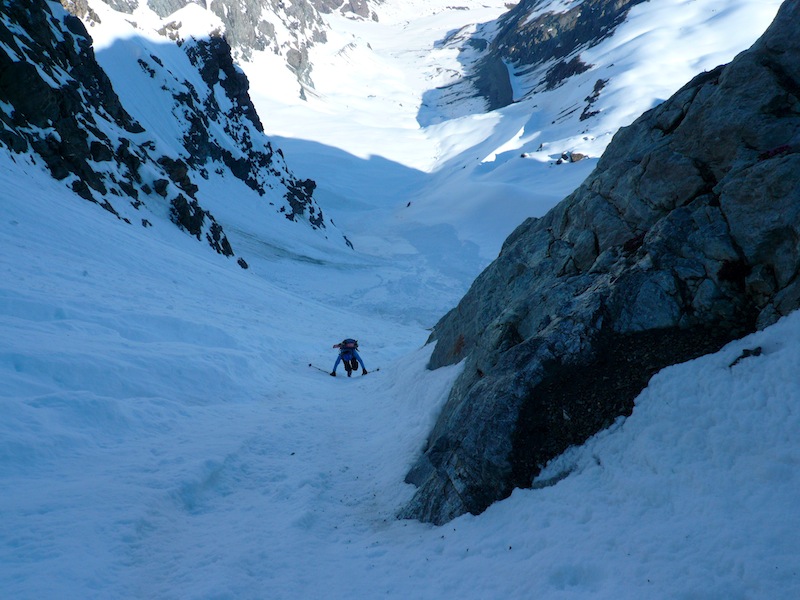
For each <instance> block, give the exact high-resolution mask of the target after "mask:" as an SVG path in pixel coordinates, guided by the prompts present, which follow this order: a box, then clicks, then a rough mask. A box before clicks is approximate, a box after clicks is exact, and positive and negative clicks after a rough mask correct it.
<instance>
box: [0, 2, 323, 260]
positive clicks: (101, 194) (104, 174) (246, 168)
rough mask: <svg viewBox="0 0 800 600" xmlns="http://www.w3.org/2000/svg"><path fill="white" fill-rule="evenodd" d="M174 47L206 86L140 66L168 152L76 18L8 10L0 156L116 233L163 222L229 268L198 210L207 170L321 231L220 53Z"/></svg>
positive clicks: (45, 9)
mask: <svg viewBox="0 0 800 600" xmlns="http://www.w3.org/2000/svg"><path fill="white" fill-rule="evenodd" d="M182 47H183V49H184V51H185V52H186V55H187V56H188V58H189V60H190V61H191V63H192V64H193V65H194V66H195V67H196V68H197V70H198V72H199V74H200V76H201V78H202V79H201V83H204V85H203V86H199V85H197V84H194V85H193V84H192V83H191V82H189V81H187V80H181V79H178V78H177V77H176V76H175V75H174V74H172V73H171V72H170V70H169V69H167V68H164V65H163V63H162V61H161V60H160V59H159V58H158V57H157V56H155V55H150V56H142V57H141V58H140V59H139V61H138V67H139V68H140V69H141V71H142V72H143V73H144V74H145V75H146V77H148V78H150V79H152V80H153V86H154V89H155V90H158V93H160V94H162V95H164V96H166V98H167V101H166V103H165V104H164V106H165V107H166V108H165V110H171V112H172V119H173V120H174V122H175V123H178V124H180V125H181V126H182V130H183V131H184V132H185V133H184V136H183V139H181V140H174V144H173V145H172V146H170V147H169V148H167V147H165V146H164V143H163V142H157V141H156V138H155V137H153V136H152V135H151V134H149V133H148V132H147V131H146V130H145V128H144V127H143V126H142V125H141V124H140V122H139V121H137V120H136V119H134V118H133V117H132V116H131V114H130V112H129V111H127V110H126V109H125V107H124V106H123V105H122V103H121V101H120V99H119V97H118V96H117V94H116V93H115V92H114V89H113V87H112V85H111V82H110V80H109V78H108V76H107V75H106V73H105V72H104V71H103V70H102V68H101V67H100V66H99V65H98V63H97V61H96V59H95V56H94V52H93V49H92V41H91V38H90V37H89V35H88V33H87V32H86V29H85V27H84V25H83V23H82V22H81V21H80V20H79V19H78V18H76V17H75V16H73V15H70V14H68V13H66V12H63V11H62V10H60V9H59V8H58V7H57V6H54V5H52V4H48V3H46V2H44V1H42V0H36V1H35V2H33V4H32V5H30V4H28V5H24V6H23V3H16V2H15V3H11V4H10V5H9V6H7V7H6V9H4V13H3V15H2V16H1V17H0V102H2V103H3V105H2V106H3V109H2V110H0V122H1V123H2V124H3V128H2V130H0V146H5V147H6V148H8V149H9V150H10V151H11V152H13V153H18V154H19V153H31V155H32V156H35V157H39V158H40V159H41V160H42V161H43V162H44V163H45V164H46V165H47V168H48V169H49V171H50V173H51V174H52V175H53V177H55V178H56V179H59V180H64V181H65V182H66V183H67V184H68V185H69V187H70V188H71V189H72V190H73V191H74V192H76V193H77V194H78V195H80V196H81V197H83V198H85V199H87V200H90V201H93V202H97V203H98V204H100V205H101V206H103V207H104V208H106V209H107V210H108V211H109V212H111V213H113V214H115V215H116V216H118V217H119V218H121V219H124V220H125V221H128V222H134V221H137V222H141V223H142V224H143V225H145V226H149V225H151V224H152V218H153V216H154V215H155V216H157V215H160V214H164V213H165V212H166V213H167V214H168V215H169V217H170V218H171V219H172V220H173V222H175V223H176V224H177V225H178V226H180V227H181V228H183V229H185V230H186V231H188V232H189V233H190V234H192V235H194V236H196V237H197V238H198V239H202V240H205V241H206V242H208V243H209V244H210V245H211V246H212V247H213V248H214V249H215V250H216V251H217V252H219V253H221V254H225V255H228V256H231V255H233V249H232V247H231V244H230V242H229V240H228V238H227V236H226V234H225V233H224V231H223V228H222V226H221V225H220V224H219V223H218V222H217V221H216V219H214V217H213V216H212V215H211V214H210V213H209V212H208V211H207V210H205V209H204V208H202V207H201V206H200V203H199V201H198V198H197V191H198V183H201V182H200V181H199V180H198V179H203V178H206V177H208V172H209V169H214V170H223V171H224V170H227V171H229V172H230V173H231V174H232V175H233V176H235V177H237V178H239V179H241V180H242V181H244V182H245V183H246V184H247V186H249V187H250V188H251V189H252V190H254V191H255V192H256V193H258V194H259V195H261V196H264V197H265V210H266V209H267V206H269V204H272V205H273V206H274V210H276V211H278V212H279V213H282V214H283V215H284V216H285V217H286V218H288V219H291V220H296V219H299V218H303V219H305V220H307V221H308V222H309V223H310V224H311V226H312V227H315V228H324V227H325V220H324V218H323V216H322V212H321V210H320V209H319V207H318V206H317V205H316V203H315V202H314V200H313V197H312V192H313V190H314V187H315V184H314V182H312V181H310V180H307V181H299V180H297V179H296V178H294V177H293V176H292V175H291V173H289V171H288V169H287V168H286V165H285V161H284V159H283V156H282V153H281V152H280V151H279V150H277V151H276V150H274V149H273V148H272V146H271V144H270V143H269V141H268V140H267V139H266V138H265V137H264V136H263V128H262V126H261V123H260V121H259V119H258V116H257V115H256V111H255V108H254V107H253V105H252V102H251V101H250V98H249V95H248V93H247V90H248V82H247V79H246V77H245V76H244V75H243V74H242V73H241V71H239V70H238V69H237V68H236V67H235V66H234V64H233V61H232V58H231V55H230V47H229V46H228V44H227V43H226V42H225V41H224V39H222V38H210V39H206V40H193V39H190V40H185V41H183V42H182ZM219 89H221V90H223V92H224V94H225V100H224V102H223V104H224V105H225V107H226V108H225V109H224V110H223V108H221V106H222V105H221V104H220V98H219V97H218V96H217V93H219V92H217V91H215V90H219ZM170 103H171V104H170ZM176 148H177V152H176ZM215 165H216V166H215ZM142 211H147V212H142ZM240 264H241V265H242V266H245V264H246V263H244V261H240Z"/></svg>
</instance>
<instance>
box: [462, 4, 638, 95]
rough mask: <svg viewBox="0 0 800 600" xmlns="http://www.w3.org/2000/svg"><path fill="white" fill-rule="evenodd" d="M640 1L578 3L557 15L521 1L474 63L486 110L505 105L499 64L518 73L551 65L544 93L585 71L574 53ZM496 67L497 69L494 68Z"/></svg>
mask: <svg viewBox="0 0 800 600" xmlns="http://www.w3.org/2000/svg"><path fill="white" fill-rule="evenodd" d="M641 2H644V0H584V1H583V2H581V3H580V4H578V5H577V6H574V7H573V8H571V9H569V10H566V11H562V12H546V13H542V12H541V9H540V8H539V6H540V5H541V0H522V1H521V2H520V3H519V4H517V5H516V6H515V7H514V8H512V9H511V10H510V11H509V12H508V13H507V14H506V15H504V16H503V17H502V18H501V19H500V20H499V29H498V32H497V34H496V36H495V37H494V39H493V40H492V42H491V44H490V47H489V51H488V53H487V55H486V57H485V58H484V59H483V60H482V61H481V62H480V64H479V66H478V69H477V74H476V85H477V87H478V90H479V91H480V93H481V95H482V96H484V97H485V98H486V99H487V101H488V102H489V105H490V110H493V109H496V108H500V107H502V106H506V105H508V104H510V103H511V102H512V100H513V98H512V97H511V92H510V90H511V84H510V82H509V81H508V72H507V70H506V68H505V64H506V63H508V64H513V65H514V66H515V69H517V71H518V74H524V73H527V72H530V71H533V70H534V69H536V68H538V67H540V66H542V65H545V64H547V63H551V66H550V67H549V68H548V69H547V73H546V75H545V77H544V79H543V81H542V85H543V87H544V89H553V88H554V87H557V86H558V84H559V83H561V82H562V81H563V80H564V79H566V78H567V77H570V76H572V75H575V74H577V73H581V72H583V71H585V70H587V69H588V68H589V65H586V64H584V63H583V62H582V61H581V59H580V56H579V55H578V53H579V52H580V51H581V49H585V48H590V47H592V46H594V45H596V44H598V43H600V42H601V41H603V40H604V39H605V38H607V37H608V36H610V35H613V33H614V30H615V29H616V27H617V26H618V25H620V24H621V23H623V22H624V21H625V18H626V16H627V15H628V12H629V11H630V9H631V8H632V7H633V6H635V5H636V4H639V3H641ZM500 65H502V67H503V69H502V71H500V70H499V66H500Z"/></svg>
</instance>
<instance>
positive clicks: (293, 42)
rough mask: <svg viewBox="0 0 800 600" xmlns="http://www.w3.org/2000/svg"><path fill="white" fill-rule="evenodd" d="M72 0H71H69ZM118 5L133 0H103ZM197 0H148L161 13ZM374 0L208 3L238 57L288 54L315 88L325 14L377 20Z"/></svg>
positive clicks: (290, 62) (292, 66)
mask: <svg viewBox="0 0 800 600" xmlns="http://www.w3.org/2000/svg"><path fill="white" fill-rule="evenodd" d="M70 1H72V0H70ZM102 1H103V2H105V3H106V4H108V5H109V6H111V7H112V8H114V9H115V10H119V11H121V12H132V10H133V9H134V8H135V4H134V5H133V6H131V2H130V0H102ZM190 3H194V4H200V5H201V6H205V3H203V2H197V1H196V0H147V6H148V7H149V8H150V9H151V10H153V11H154V12H155V13H156V14H157V15H159V16H160V17H162V18H166V17H169V16H170V15H172V14H173V13H174V12H175V11H177V10H178V9H180V8H183V7H184V6H186V5H187V4H190ZM373 3H374V1H373V2H371V1H370V0H291V1H290V2H285V1H284V0H214V2H212V3H210V5H209V6H208V8H209V10H210V11H211V12H213V13H214V14H215V15H217V16H218V17H219V18H220V19H221V20H222V22H223V23H224V25H225V37H226V39H227V41H228V42H229V43H230V45H231V46H232V47H233V49H234V51H235V52H236V54H237V56H239V57H241V58H243V59H244V60H249V59H250V58H251V57H252V54H253V52H254V51H263V50H271V51H272V52H275V53H276V54H280V55H282V56H284V57H285V58H286V64H287V66H288V67H289V68H290V69H291V70H292V71H294V72H295V74H296V75H297V78H298V80H299V81H300V83H302V84H303V85H305V86H308V87H313V81H312V77H311V71H312V67H313V65H311V63H310V62H309V58H308V51H309V48H311V47H312V46H313V45H314V44H317V43H320V42H325V41H326V40H327V25H326V24H325V22H324V21H323V19H322V16H321V14H320V13H331V12H334V11H339V12H341V13H342V14H351V15H356V16H359V17H362V18H371V19H374V20H377V16H376V14H375V12H374V11H373V10H372V9H371V4H373Z"/></svg>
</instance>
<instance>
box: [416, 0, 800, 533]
mask: <svg viewBox="0 0 800 600" xmlns="http://www.w3.org/2000/svg"><path fill="white" fill-rule="evenodd" d="M799 23H800V0H787V1H786V2H785V3H784V4H783V6H782V7H781V9H780V11H779V13H778V15H777V17H776V19H775V21H774V22H773V24H772V25H771V27H770V28H769V29H768V30H767V32H766V33H765V34H764V35H763V36H762V37H761V39H760V40H759V41H758V42H756V44H755V45H754V46H753V47H752V48H751V49H750V50H748V51H746V52H744V53H742V54H740V55H739V56H738V57H737V58H736V59H735V60H734V61H733V62H732V63H730V64H729V65H727V66H725V67H721V68H718V69H716V70H714V71H711V72H709V73H703V74H701V75H699V76H698V77H696V78H695V79H694V80H692V81H691V82H689V83H688V84H687V85H686V86H685V87H683V88H682V89H681V90H679V91H678V92H677V93H676V94H675V95H674V96H673V97H672V98H670V99H669V100H668V101H666V102H664V103H663V104H661V105H660V106H658V107H656V108H655V109H653V110H651V111H649V112H647V113H645V114H644V115H643V116H642V117H640V118H639V119H638V120H637V121H636V122H634V123H633V124H632V125H631V126H629V127H627V128H624V129H623V130H621V131H620V132H619V133H618V134H617V135H616V136H615V138H614V140H613V142H612V143H611V144H610V145H609V146H608V149H607V151H606V152H605V154H604V155H603V157H602V158H601V159H600V161H599V162H598V165H597V167H596V169H595V171H594V172H593V173H592V174H591V175H590V176H589V177H588V178H587V180H586V181H585V182H584V183H583V184H582V185H581V186H580V187H579V188H578V189H577V190H576V191H575V192H574V193H573V194H571V195H570V196H568V197H567V198H566V199H564V200H563V201H562V202H561V203H560V204H559V205H557V206H556V207H554V208H553V209H552V210H551V211H550V212H549V213H548V214H547V215H545V216H544V217H543V218H541V219H528V220H527V221H525V222H524V223H522V224H521V225H520V226H519V227H518V228H517V230H516V231H514V232H513V233H512V234H511V236H509V238H508V239H507V240H506V242H505V244H504V246H503V248H502V250H501V252H500V255H499V256H498V258H497V259H496V260H495V261H494V262H493V263H492V264H491V265H490V266H489V267H488V268H487V269H486V270H485V271H484V272H483V273H482V274H481V275H480V276H479V277H478V278H477V280H476V281H475V282H474V283H473V285H472V287H471V288H470V290H469V291H468V293H467V294H466V295H465V297H464V298H463V299H462V300H461V302H460V303H459V305H458V306H457V307H456V308H454V309H453V310H452V311H450V312H449V313H448V314H447V315H445V316H444V317H443V318H442V319H441V321H440V322H439V323H438V324H437V325H436V327H435V328H434V331H433V334H432V335H431V339H430V340H429V341H430V342H431V343H435V344H436V347H435V349H434V351H433V353H432V356H431V360H430V365H429V368H431V369H435V368H438V367H441V366H444V365H449V364H454V363H457V362H461V361H463V371H462V373H461V375H460V376H459V378H458V379H457V380H456V382H455V383H454V385H453V388H452V390H451V392H450V395H449V398H448V400H447V402H446V404H445V406H444V408H443V410H442V413H441V415H440V416H439V418H438V420H437V422H436V424H435V426H434V428H433V430H432V432H431V433H430V436H429V440H428V443H427V447H426V448H425V450H424V453H423V454H422V455H421V456H420V457H419V459H418V460H417V462H416V464H415V465H414V466H413V467H412V469H411V470H410V471H409V474H408V477H407V481H409V482H411V483H414V484H416V485H417V486H418V490H417V492H416V494H415V496H414V497H413V499H412V500H411V501H410V502H409V503H408V504H407V505H406V506H405V507H404V508H403V509H402V510H401V512H400V516H401V517H407V518H417V519H421V520H424V521H429V522H433V523H437V524H440V523H444V522H446V521H448V520H449V519H452V518H454V517H456V516H458V515H460V514H463V513H466V512H471V513H479V512H481V511H483V510H484V509H485V508H486V507H487V506H489V505H490V504H491V503H492V502H494V501H496V500H499V499H502V498H505V497H507V496H508V495H509V494H510V493H511V491H512V490H513V489H514V488H515V487H529V486H530V485H531V484H532V480H533V478H534V477H535V476H536V475H537V474H538V472H539V471H540V470H541V468H542V466H544V464H545V463H546V462H547V461H548V460H550V459H552V458H554V457H555V456H557V455H558V454H560V453H561V452H563V451H564V450H565V449H566V448H567V447H569V446H570V445H574V444H580V443H582V442H583V441H585V440H586V439H587V438H588V437H589V436H591V435H593V434H594V433H596V432H597V431H599V430H601V429H602V428H604V427H606V426H608V425H610V424H611V423H613V422H614V421H615V420H616V419H617V418H618V417H620V416H624V415H627V414H629V413H630V411H631V410H632V408H633V403H634V399H635V398H636V396H637V395H638V394H639V392H640V391H641V389H642V388H643V387H644V386H646V385H647V382H648V380H649V379H650V377H651V376H652V375H653V374H654V373H655V372H657V371H658V370H660V369H662V368H664V367H665V366H668V365H671V364H675V363H678V362H682V361H685V360H689V359H691V358H693V357H696V356H699V355H702V354H705V353H708V352H713V351H715V350H717V349H718V348H720V347H721V346H722V345H724V344H725V343H727V342H728V341H730V340H733V339H736V338H738V337H741V336H743V335H745V334H747V333H748V332H751V331H753V330H754V329H755V328H758V327H763V326H766V325H768V324H770V323H772V322H774V321H775V320H777V319H778V318H780V317H781V316H783V315H786V314H788V313H789V312H791V311H793V310H795V309H796V308H797V307H798V305H800V282H798V274H799V271H800V212H799V211H800V35H799V34H800V31H798V29H800V26H798V24H799Z"/></svg>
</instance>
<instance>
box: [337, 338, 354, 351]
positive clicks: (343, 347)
mask: <svg viewBox="0 0 800 600" xmlns="http://www.w3.org/2000/svg"><path fill="white" fill-rule="evenodd" d="M353 350H358V340H354V339H351V338H347V339H346V340H342V343H341V344H340V345H339V351H340V352H348V353H351V352H352V351H353Z"/></svg>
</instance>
